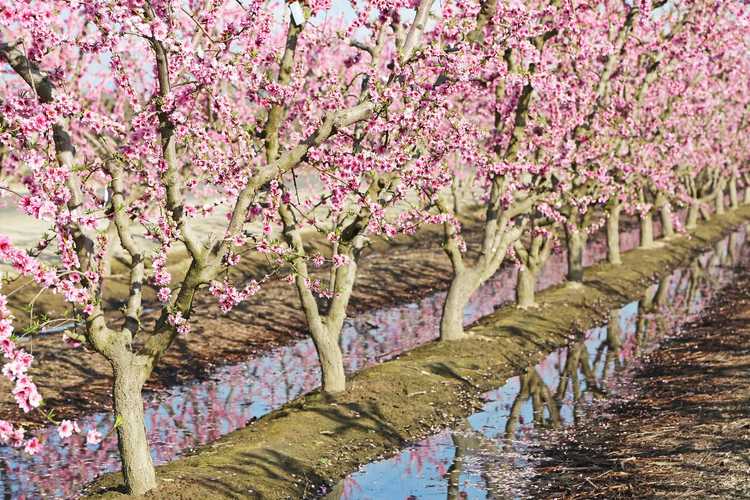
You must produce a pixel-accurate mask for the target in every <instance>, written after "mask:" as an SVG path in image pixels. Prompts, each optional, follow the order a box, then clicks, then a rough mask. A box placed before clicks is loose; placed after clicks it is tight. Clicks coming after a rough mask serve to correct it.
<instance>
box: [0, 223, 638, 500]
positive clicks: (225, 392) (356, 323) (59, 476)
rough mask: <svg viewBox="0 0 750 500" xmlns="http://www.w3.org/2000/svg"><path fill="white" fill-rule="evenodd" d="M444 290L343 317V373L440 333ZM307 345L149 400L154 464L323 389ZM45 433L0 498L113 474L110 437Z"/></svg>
mask: <svg viewBox="0 0 750 500" xmlns="http://www.w3.org/2000/svg"><path fill="white" fill-rule="evenodd" d="M621 243H622V247H623V250H629V249H631V248H633V247H634V246H636V245H637V244H638V231H637V229H633V230H629V231H627V232H624V233H623V234H622V241H621ZM605 256H606V244H605V242H604V240H603V238H598V239H596V240H594V241H592V242H591V244H590V245H589V246H588V247H587V250H586V254H585V262H586V264H587V265H588V264H591V263H594V262H597V261H600V260H601V259H603V258H604V257H605ZM565 272H566V263H565V255H564V254H557V255H554V256H552V258H550V261H549V262H548V263H547V265H546V266H545V269H544V272H543V273H542V275H541V276H540V280H539V284H538V289H539V290H541V289H544V288H547V287H548V286H551V285H554V284H557V283H560V282H561V281H562V279H563V276H564V275H565ZM515 274H516V269H515V267H513V266H506V267H504V268H503V269H501V271H500V272H499V273H498V274H497V275H496V276H495V277H493V279H492V280H490V281H488V282H487V283H486V284H485V285H484V287H483V288H482V289H480V291H479V292H478V293H476V294H475V297H474V299H473V301H472V302H471V303H470V304H469V306H468V307H467V308H466V317H465V321H466V323H470V322H472V321H474V320H476V319H478V318H480V317H481V316H484V315H486V314H489V313H491V312H492V311H494V310H495V309H496V308H497V307H498V306H501V305H503V304H506V303H508V302H511V301H512V300H513V299H514V288H513V284H514V283H515ZM444 297H445V294H444V293H436V294H433V295H430V296H428V297H426V298H424V299H422V300H420V301H419V302H417V303H413V304H406V305H401V306H397V307H392V308H388V309H382V310H378V311H373V312H370V313H366V314H362V315H359V316H357V317H356V318H354V319H352V320H351V321H349V322H348V323H347V324H346V326H345V328H344V331H343V333H342V348H343V349H344V353H345V356H346V369H347V371H348V372H350V373H351V372H355V371H358V370H360V369H362V368H364V367H367V366H371V365H373V364H376V363H380V362H383V361H385V360H387V359H390V358H393V357H394V356H397V355H398V354H400V353H402V352H405V351H407V350H409V349H413V348H414V347H416V346H419V345H421V344H424V343H426V342H429V341H431V340H434V339H435V338H436V337H437V335H438V324H439V318H440V311H441V308H442V304H443V301H444ZM317 363H318V362H317V356H316V353H315V348H314V346H313V344H312V341H310V340H309V339H306V340H302V341H299V342H296V343H293V344H290V345H287V346H284V347H281V348H278V349H275V350H272V351H270V352H266V353H263V354H261V355H259V356H258V357H255V358H251V359H249V360H247V361H245V362H243V363H239V364H235V365H230V366H225V367H222V368H219V369H217V370H216V371H215V372H214V373H213V375H212V376H211V378H210V379H208V380H205V381H200V382H195V383H191V384H186V385H182V386H177V387H174V388H172V389H170V390H168V391H164V392H161V393H159V394H152V395H150V396H148V397H147V398H146V399H147V403H146V410H145V411H146V427H147V431H148V435H149V440H150V443H151V450H152V455H153V458H154V461H155V462H156V463H157V464H163V463H166V462H168V461H170V460H173V459H175V458H176V457H179V456H180V455H182V454H184V453H186V452H188V451H190V450H191V449H193V448H195V447H197V446H200V445H202V444H205V443H208V442H211V441H214V440H216V439H218V438H219V437H221V436H222V435H224V434H227V433H229V432H232V431H234V430H236V429H239V428H242V427H244V426H245V425H247V423H248V421H251V420H253V419H255V418H259V417H261V416H263V415H265V414H267V413H269V412H270V411H272V410H274V409H276V408H279V407H281V406H282V405H283V404H285V403H287V402H288V401H291V400H292V399H294V398H296V397H298V396H300V395H302V394H304V393H307V392H310V391H312V390H315V389H316V388H317V387H318V386H319V385H320V380H319V371H318V364H317ZM79 423H80V426H81V427H82V428H85V429H90V428H94V427H95V428H97V429H98V430H99V431H100V432H101V433H102V434H106V433H107V432H109V431H110V429H111V428H112V423H113V422H112V416H111V414H109V413H96V414H92V415H88V416H85V417H83V418H80V419H79ZM41 434H42V439H44V440H45V441H46V446H45V447H44V449H43V451H42V452H40V453H39V454H38V455H35V456H33V457H29V456H27V455H24V454H22V453H20V452H19V451H18V450H13V449H9V448H7V447H4V448H2V449H0V491H2V492H3V494H4V497H5V498H39V497H70V496H75V495H76V493H77V492H78V491H79V490H80V488H81V487H82V486H83V485H84V484H86V483H88V482H90V481H92V480H93V479H95V478H96V477H97V476H98V475H100V474H102V473H106V472H112V471H116V470H119V468H120V461H119V453H118V450H117V440H116V438H115V436H114V435H113V434H110V435H109V436H107V437H106V438H105V439H104V441H102V443H100V444H98V445H87V444H86V443H85V437H84V436H80V435H79V436H73V438H71V439H68V440H67V441H66V442H65V443H62V442H61V441H60V439H59V438H58V436H57V433H56V431H55V429H54V428H48V429H46V430H45V431H44V432H42V433H41Z"/></svg>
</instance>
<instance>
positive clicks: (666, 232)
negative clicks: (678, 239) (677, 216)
mask: <svg viewBox="0 0 750 500" xmlns="http://www.w3.org/2000/svg"><path fill="white" fill-rule="evenodd" d="M659 214H660V216H661V235H662V238H671V237H672V236H674V222H673V221H672V206H671V205H670V204H669V203H668V202H667V203H664V205H662V207H661V210H660V211H659Z"/></svg>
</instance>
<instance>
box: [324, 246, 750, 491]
mask: <svg viewBox="0 0 750 500" xmlns="http://www.w3.org/2000/svg"><path fill="white" fill-rule="evenodd" d="M744 241H745V234H744V232H740V233H735V234H733V235H731V236H730V237H728V238H727V239H725V240H722V241H721V242H719V243H718V244H717V245H716V246H715V247H714V249H713V251H711V252H707V253H705V254H703V255H701V256H698V257H696V258H694V259H693V260H692V261H691V262H690V264H689V265H688V266H686V267H685V268H681V269H678V270H676V271H675V272H673V273H672V274H671V275H668V276H665V277H663V278H662V279H660V280H659V282H658V283H656V284H655V285H653V286H651V287H650V288H648V290H647V291H646V292H645V293H644V296H643V297H642V298H641V299H640V300H638V301H635V302H631V303H630V304H627V305H626V306H624V307H622V308H621V309H617V310H615V311H612V312H611V313H610V315H609V317H610V320H609V322H608V324H607V325H605V326H603V327H599V328H594V329H592V330H589V331H588V332H586V335H585V336H583V337H582V338H580V339H578V340H576V341H574V342H572V343H571V344H569V345H568V346H566V347H564V348H562V349H559V350H557V351H555V352H553V353H551V354H550V355H548V356H547V357H546V358H545V359H544V360H543V361H542V362H541V363H539V364H538V365H536V366H532V367H528V368H526V369H525V370H523V372H522V373H520V374H519V375H517V376H515V377H513V378H511V379H509V380H508V381H507V382H506V384H505V385H504V386H503V387H501V388H499V389H497V390H494V391H491V392H489V393H487V394H486V400H487V402H486V404H485V406H484V408H483V410H482V411H480V412H478V413H476V414H474V415H472V416H470V417H468V418H467V419H466V421H465V422H464V423H462V424H461V425H459V426H458V427H456V428H455V429H447V430H444V431H442V432H440V433H438V434H436V435H433V436H430V437H428V438H427V439H425V440H423V441H421V442H419V443H417V444H416V445H414V446H411V447H409V448H407V449H406V450H404V451H403V452H402V453H400V454H399V455H397V456H395V457H393V458H391V459H388V460H383V461H379V462H373V463H371V464H368V465H367V466H365V467H364V468H363V469H362V470H361V471H360V472H357V473H355V474H352V475H351V476H349V477H348V478H346V479H345V480H344V481H342V482H340V483H339V484H338V485H337V486H336V488H335V489H334V490H332V491H331V493H330V494H329V495H328V496H327V497H326V498H328V499H333V498H336V499H339V498H341V499H347V500H352V499H367V498H372V499H376V498H406V497H410V496H411V497H414V498H422V497H429V498H434V497H435V496H443V495H445V497H446V498H448V499H459V498H484V497H488V496H489V497H492V498H506V497H513V496H517V495H523V492H524V488H525V487H524V485H525V482H526V480H527V479H528V478H529V475H530V474H533V470H534V468H533V467H531V466H530V465H532V464H534V458H533V452H532V448H533V447H534V446H535V443H539V442H541V441H542V440H545V439H554V435H555V433H554V432H547V431H549V430H555V429H560V428H564V427H565V426H568V425H575V424H576V423H577V422H578V421H579V419H580V417H581V416H583V415H584V414H585V412H593V411H597V408H599V407H600V406H599V405H597V404H596V401H597V400H603V399H605V398H607V397H611V396H613V395H623V394H624V393H625V391H626V390H627V388H626V386H625V385H623V384H626V383H627V380H628V377H627V374H628V372H629V370H632V369H633V368H634V367H635V366H637V362H638V359H639V357H640V356H641V355H642V354H644V353H645V352H647V351H649V350H651V349H654V348H655V347H656V346H657V344H658V341H660V340H662V339H663V338H664V337H665V336H667V335H672V334H674V333H675V332H676V331H677V330H678V329H679V327H680V326H681V325H682V324H685V323H686V322H689V321H691V320H694V319H696V318H697V317H698V315H699V314H700V312H701V311H702V310H703V308H704V307H705V306H706V305H707V304H708V302H709V301H710V299H711V297H712V296H713V295H714V294H715V292H716V291H718V290H719V289H721V288H722V287H723V286H724V285H725V284H726V283H728V282H729V280H731V279H732V276H733V274H734V270H733V268H734V266H735V265H738V264H740V263H742V262H747V261H748V260H750V248H748V247H750V245H748V246H745V245H744Z"/></svg>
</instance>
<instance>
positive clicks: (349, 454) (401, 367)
mask: <svg viewBox="0 0 750 500" xmlns="http://www.w3.org/2000/svg"><path fill="white" fill-rule="evenodd" d="M748 218H750V207H745V208H741V209H739V210H737V211H735V212H732V213H728V214H726V215H724V216H720V217H716V218H715V219H714V220H712V221H711V222H710V223H708V224H701V225H700V226H699V227H698V229H697V230H696V231H694V232H693V233H692V234H691V235H689V236H682V237H676V238H673V239H671V240H670V241H668V242H666V243H665V244H664V245H663V246H662V247H661V248H657V249H650V250H643V249H638V250H633V251H630V252H627V253H625V254H624V255H623V264H622V265H620V266H611V265H606V264H600V265H595V266H592V267H590V268H587V270H586V279H585V282H584V283H583V284H580V285H570V284H567V285H561V286H557V287H553V288H550V289H547V290H545V291H544V292H542V293H540V294H539V296H538V300H539V302H540V307H538V308H536V309H531V310H526V311H524V310H520V309H517V308H515V307H511V306H509V307H505V308H502V309H499V310H497V311H496V312H495V313H493V314H491V315H489V316H486V317H485V318H483V319H481V320H480V321H479V322H478V323H477V324H476V325H474V326H473V327H472V328H471V329H470V332H471V337H470V338H469V339H467V340H464V341H460V342H451V343H440V342H433V343H430V344H427V345H424V346H422V347H419V348H416V349H414V350H412V351H410V352H408V353H406V354H404V355H403V356H401V357H400V358H398V359H395V360H392V361H389V362H386V363H383V364H381V365H377V366H374V367H371V368H368V369H365V370H363V371H361V372H359V373H357V374H356V375H354V376H353V377H352V379H351V382H350V386H349V389H348V390H347V392H346V393H344V394H342V395H339V396H337V397H335V398H327V397H324V396H323V395H321V394H319V393H313V394H309V395H307V396H304V397H301V398H298V399H296V400H294V401H292V402H291V403H289V404H287V405H285V406H284V407H282V408H281V409H279V410H276V411H274V412H272V413H270V414H268V415H266V416H264V417H263V418H261V419H259V420H257V421H255V422H253V423H251V424H249V425H248V426H247V427H245V428H243V429H240V430H238V431H235V432H233V433H230V434H228V435H226V436H224V437H222V438H221V439H219V440H217V441H215V442H213V443H211V444H208V445H206V446H203V447H201V448H199V449H198V450H196V452H195V453H194V454H192V455H191V456H188V457H185V458H182V459H179V460H176V461H174V462H172V463H169V464H166V465H164V466H161V467H159V468H158V477H159V481H160V485H159V488H158V489H157V490H155V491H152V492H150V493H149V494H148V497H149V498H159V499H170V500H177V499H188V498H190V499H194V498H264V499H276V498H278V499H281V498H309V497H315V496H316V495H317V494H319V493H320V492H321V491H322V489H324V488H326V487H330V486H331V485H333V484H335V483H336V482H338V481H339V480H340V479H341V478H343V477H345V476H346V475H347V474H349V473H351V472H352V471H354V470H356V469H357V467H358V466H359V465H362V464H364V463H368V462H370V461H372V460H374V459H377V458H380V457H384V456H390V455H392V454H393V453H395V452H397V451H398V450H399V449H401V448H403V447H404V446H405V445H407V444H408V443H411V442H415V441H417V440H419V439H421V438H423V437H425V436H427V435H430V434H433V433H435V432H436V431H438V430H439V429H441V428H444V427H446V426H450V425H452V424H454V423H456V422H458V421H460V420H462V419H463V418H465V417H466V416H468V415H470V414H471V413H474V412H475V411H476V410H477V409H479V408H481V406H482V404H483V400H482V394H483V393H484V392H486V391H488V390H491V389H494V388H496V387H498V386H500V385H502V383H503V382H504V381H505V380H507V379H508V378H509V377H511V376H513V375H514V374H515V373H517V371H518V368H517V367H518V366H521V365H527V364H528V363H535V362H538V361H539V360H541V359H542V357H543V356H544V355H545V354H546V353H548V352H550V351H551V350H553V349H555V348H557V347H560V346H562V345H564V344H566V343H567V342H569V341H570V340H571V338H573V337H574V336H575V335H576V334H580V333H581V332H584V331H585V330H587V329H588V328H591V327H593V326H595V325H597V324H601V323H603V322H604V321H605V320H606V317H605V313H606V311H609V310H611V309H613V308H615V307H619V306H621V305H623V304H625V303H627V302H629V301H631V300H634V299H636V298H638V297H640V296H641V294H642V293H643V291H644V290H645V289H646V288H647V287H648V286H649V285H650V284H652V283H653V281H654V280H655V279H656V278H658V277H659V276H661V275H663V274H665V273H668V272H670V271H671V270H672V269H673V268H675V267H677V266H679V265H682V264H683V263H684V262H686V261H687V260H688V259H689V258H690V257H692V256H694V255H697V254H698V253H700V252H702V251H704V250H706V249H709V248H710V247H711V245H712V244H713V243H714V242H715V241H718V240H719V239H721V237H722V236H723V235H726V234H727V233H728V232H730V231H731V230H732V229H734V228H736V227H738V226H739V225H740V224H743V223H744V222H745V221H746V220H748ZM121 488H122V479H121V475H120V474H110V475H107V476H105V477H104V478H102V479H101V480H100V481H98V482H97V483H95V484H94V485H91V486H89V488H88V489H87V492H88V494H90V495H93V496H97V497H98V496H102V495H104V496H106V497H115V496H119V495H120V493H119V491H121Z"/></svg>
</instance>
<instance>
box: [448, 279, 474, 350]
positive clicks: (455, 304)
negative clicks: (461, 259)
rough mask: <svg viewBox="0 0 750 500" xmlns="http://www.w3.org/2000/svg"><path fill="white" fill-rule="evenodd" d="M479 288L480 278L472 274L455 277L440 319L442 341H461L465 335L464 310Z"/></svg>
mask: <svg viewBox="0 0 750 500" xmlns="http://www.w3.org/2000/svg"><path fill="white" fill-rule="evenodd" d="M477 288H479V278H478V277H477V276H475V275H474V273H471V272H463V273H461V274H456V275H454V276H453V281H451V285H450V287H449V288H448V295H447V296H446V297H445V303H444V304H443V316H442V318H440V340H460V339H462V338H464V337H465V335H464V309H465V308H466V304H467V303H468V302H469V298H470V297H471V295H472V294H473V293H474V292H475V291H476V289H477Z"/></svg>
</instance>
